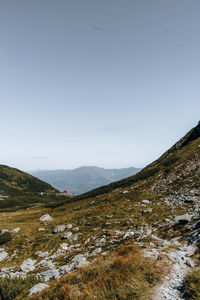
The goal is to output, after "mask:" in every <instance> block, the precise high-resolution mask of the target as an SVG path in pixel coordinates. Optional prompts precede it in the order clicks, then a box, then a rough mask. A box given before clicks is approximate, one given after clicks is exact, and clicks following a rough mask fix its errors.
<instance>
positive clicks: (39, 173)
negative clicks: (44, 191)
mask: <svg viewBox="0 0 200 300" xmlns="http://www.w3.org/2000/svg"><path fill="white" fill-rule="evenodd" d="M140 170H141V169H139V168H133V167H131V168H123V169H104V168H98V167H89V166H84V167H80V168H77V169H74V170H35V171H32V172H30V174H31V175H33V176H36V177H37V178H39V179H41V180H44V181H45V182H48V183H49V184H51V185H52V186H54V187H55V188H56V189H58V190H60V191H63V190H66V189H67V191H68V192H69V193H74V194H82V193H85V192H87V191H90V190H92V189H95V188H97V187H99V186H102V185H105V184H109V183H111V182H113V181H117V180H120V179H122V178H125V177H128V176H131V175H134V174H136V173H137V172H139V171H140Z"/></svg>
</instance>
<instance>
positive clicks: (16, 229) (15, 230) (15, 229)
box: [11, 227, 20, 233]
mask: <svg viewBox="0 0 200 300" xmlns="http://www.w3.org/2000/svg"><path fill="white" fill-rule="evenodd" d="M19 231H20V228H19V227H17V228H14V229H13V230H11V232H12V233H18V232H19Z"/></svg>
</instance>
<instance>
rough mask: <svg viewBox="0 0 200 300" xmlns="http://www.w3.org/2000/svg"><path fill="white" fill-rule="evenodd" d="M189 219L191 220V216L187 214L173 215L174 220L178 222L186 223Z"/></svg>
mask: <svg viewBox="0 0 200 300" xmlns="http://www.w3.org/2000/svg"><path fill="white" fill-rule="evenodd" d="M190 221H191V216H189V215H188V214H185V215H181V216H176V217H175V222H176V223H179V224H186V223H188V222H190Z"/></svg>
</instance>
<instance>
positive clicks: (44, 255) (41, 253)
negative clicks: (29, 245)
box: [36, 251, 49, 257]
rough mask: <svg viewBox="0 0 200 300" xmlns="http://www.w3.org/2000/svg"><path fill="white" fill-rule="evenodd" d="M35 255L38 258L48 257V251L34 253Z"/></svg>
mask: <svg viewBox="0 0 200 300" xmlns="http://www.w3.org/2000/svg"><path fill="white" fill-rule="evenodd" d="M36 254H37V256H38V257H46V256H48V255H49V252H48V251H45V252H41V251H39V252H36Z"/></svg>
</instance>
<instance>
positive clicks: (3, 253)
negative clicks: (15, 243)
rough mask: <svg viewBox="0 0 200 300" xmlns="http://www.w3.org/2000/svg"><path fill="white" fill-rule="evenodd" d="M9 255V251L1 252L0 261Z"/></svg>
mask: <svg viewBox="0 0 200 300" xmlns="http://www.w3.org/2000/svg"><path fill="white" fill-rule="evenodd" d="M7 256H8V253H7V252H6V251H2V252H0V261H2V260H3V259H4V258H6V257H7Z"/></svg>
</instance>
